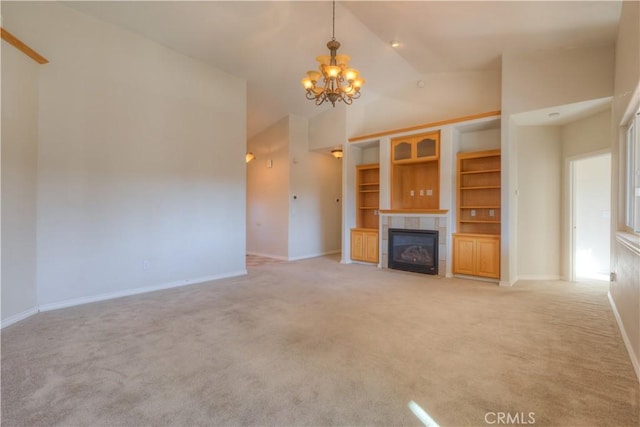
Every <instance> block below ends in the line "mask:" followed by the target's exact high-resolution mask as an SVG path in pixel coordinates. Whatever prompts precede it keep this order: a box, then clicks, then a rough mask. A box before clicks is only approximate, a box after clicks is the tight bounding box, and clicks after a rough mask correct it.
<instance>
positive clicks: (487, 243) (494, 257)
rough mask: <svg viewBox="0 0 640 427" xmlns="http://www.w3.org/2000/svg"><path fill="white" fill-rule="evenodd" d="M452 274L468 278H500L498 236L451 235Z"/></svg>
mask: <svg viewBox="0 0 640 427" xmlns="http://www.w3.org/2000/svg"><path fill="white" fill-rule="evenodd" d="M453 272H454V273H455V274H465V275H469V276H480V277H488V278H496V279H497V278H499V277H500V236H491V235H487V234H459V233H456V234H454V235H453Z"/></svg>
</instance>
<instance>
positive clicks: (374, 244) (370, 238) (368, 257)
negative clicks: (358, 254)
mask: <svg viewBox="0 0 640 427" xmlns="http://www.w3.org/2000/svg"><path fill="white" fill-rule="evenodd" d="M363 234H364V241H365V243H364V247H365V254H364V258H365V261H369V262H376V263H377V262H378V232H376V231H367V232H364V233H363Z"/></svg>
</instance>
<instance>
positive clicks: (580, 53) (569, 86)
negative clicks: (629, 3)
mask: <svg viewBox="0 0 640 427" xmlns="http://www.w3.org/2000/svg"><path fill="white" fill-rule="evenodd" d="M613 64H614V49H613V47H612V46H599V47H592V48H581V49H559V50H550V51H535V52H516V53H505V54H503V56H502V118H503V120H502V132H501V134H502V138H501V141H502V187H503V190H502V207H503V208H502V241H501V245H502V248H501V283H503V284H513V283H515V281H516V279H517V277H518V275H519V272H518V265H519V262H518V258H519V257H520V254H519V253H518V252H515V251H513V250H510V248H514V247H520V246H519V244H518V240H519V238H518V229H519V224H518V198H517V191H518V175H519V173H518V169H517V168H518V165H519V161H518V159H519V158H520V157H521V156H520V155H519V154H518V149H519V148H520V144H518V141H517V131H516V129H517V126H515V124H514V123H513V120H512V116H513V115H514V114H517V113H522V112H527V111H534V110H539V109H542V108H546V107H553V106H558V105H565V104H572V103H575V102H581V101H587V100H593V99H599V98H604V97H608V96H611V95H612V93H613V76H614V67H613Z"/></svg>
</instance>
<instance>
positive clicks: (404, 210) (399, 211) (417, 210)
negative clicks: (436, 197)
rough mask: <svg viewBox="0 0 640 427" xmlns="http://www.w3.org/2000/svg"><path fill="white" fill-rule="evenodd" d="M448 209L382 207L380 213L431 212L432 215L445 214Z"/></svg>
mask: <svg viewBox="0 0 640 427" xmlns="http://www.w3.org/2000/svg"><path fill="white" fill-rule="evenodd" d="M448 212H449V211H448V210H446V209H382V210H380V213H381V214H385V215H388V214H403V213H407V214H427V215H428V214H432V215H445V214H447V213H448Z"/></svg>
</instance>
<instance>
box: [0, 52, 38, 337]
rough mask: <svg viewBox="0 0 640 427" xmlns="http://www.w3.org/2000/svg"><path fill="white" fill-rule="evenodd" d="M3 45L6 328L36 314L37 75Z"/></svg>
mask: <svg viewBox="0 0 640 427" xmlns="http://www.w3.org/2000/svg"><path fill="white" fill-rule="evenodd" d="M39 67H40V65H38V64H37V63H36V62H34V61H33V60H32V59H31V58H29V57H27V56H26V55H24V54H23V53H21V52H19V51H18V50H17V49H15V48H14V47H13V46H11V45H9V44H7V43H6V42H5V41H2V126H1V127H2V155H1V157H2V166H1V170H2V180H1V182H2V191H1V193H2V213H1V217H2V252H1V253H2V265H1V267H0V268H1V270H2V293H1V299H2V308H1V311H2V316H1V317H2V325H3V326H6V325H7V324H10V323H13V322H15V321H17V320H20V319H21V318H23V317H25V316H28V315H30V314H33V313H34V312H35V310H36V306H37V291H36V194H37V160H38V72H39Z"/></svg>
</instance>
